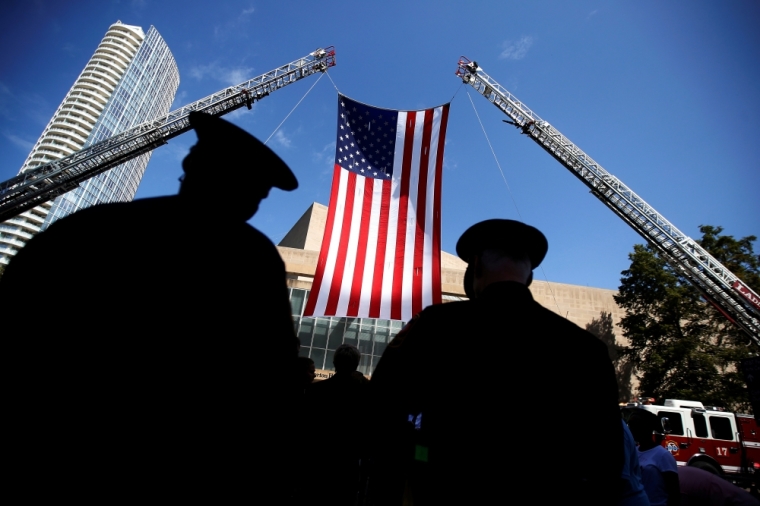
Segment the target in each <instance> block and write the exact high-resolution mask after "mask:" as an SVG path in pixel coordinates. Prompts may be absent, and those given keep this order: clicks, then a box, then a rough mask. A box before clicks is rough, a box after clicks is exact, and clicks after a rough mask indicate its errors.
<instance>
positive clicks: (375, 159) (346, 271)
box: [304, 95, 449, 320]
mask: <svg viewBox="0 0 760 506" xmlns="http://www.w3.org/2000/svg"><path fill="white" fill-rule="evenodd" d="M448 116H449V104H446V105H442V106H440V107H435V108H433V109H425V110H423V111H393V110H388V109H379V108H377V107H372V106H369V105H366V104H362V103H360V102H356V101H355V100H351V99H350V98H347V97H345V96H344V95H338V137H337V141H336V146H335V168H334V172H333V181H332V192H331V195H330V206H329V208H328V210H327V224H326V226H325V235H324V238H323V240H322V248H321V250H320V252H319V263H318V264H317V269H316V273H315V275H314V283H313V285H312V289H311V294H310V295H309V300H308V302H307V303H306V308H305V309H304V316H351V317H362V318H386V319H393V320H408V319H410V318H411V317H412V316H413V315H414V314H416V313H417V312H419V311H421V310H422V309H423V308H425V307H426V306H429V305H430V304H436V303H440V302H441V173H442V167H443V147H444V139H445V136H446V123H447V120H448Z"/></svg>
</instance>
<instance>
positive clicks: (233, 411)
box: [0, 112, 298, 502]
mask: <svg viewBox="0 0 760 506" xmlns="http://www.w3.org/2000/svg"><path fill="white" fill-rule="evenodd" d="M189 121H190V124H191V125H192V127H193V128H194V129H195V131H196V133H197V135H198V143H197V144H196V145H195V146H193V148H192V149H191V151H190V154H189V155H188V156H187V157H186V158H185V159H184V161H183V164H182V166H183V170H184V172H185V175H184V179H183V181H182V184H181V187H180V191H179V194H178V195H176V196H168V197H158V198H150V199H143V200H137V201H134V202H130V203H116V204H106V205H98V206H94V207H90V208H88V209H85V210H82V211H79V212H77V213H75V214H73V215H71V216H68V217H66V218H63V219H61V220H59V221H57V222H55V223H53V224H52V225H51V226H50V227H49V228H48V229H47V230H46V231H44V232H42V233H40V234H38V235H37V236H36V237H34V238H33V239H32V240H31V241H29V243H28V244H27V246H26V247H25V248H23V249H22V250H21V251H20V252H19V253H18V254H17V255H16V257H15V258H14V259H13V260H12V261H11V263H10V265H9V266H8V268H7V270H6V272H5V274H4V276H3V277H2V278H1V279H0V307H1V308H2V311H3V313H4V314H5V315H6V318H5V319H4V320H5V324H4V327H5V328H4V331H3V340H4V342H3V348H4V353H3V357H4V359H5V362H6V368H5V370H6V371H7V372H10V373H11V374H10V375H11V381H10V382H9V383H7V384H6V388H7V389H10V391H11V394H12V395H11V402H10V404H9V405H8V406H6V417H5V418H6V420H8V419H9V418H10V419H11V424H12V429H11V431H10V432H9V433H10V434H13V438H14V442H15V443H18V446H16V447H14V448H13V450H12V451H11V452H9V453H8V454H7V455H9V458H10V459H11V460H12V461H13V463H12V464H11V465H12V466H13V467H14V468H15V477H14V478H12V479H11V481H13V479H16V478H18V481H19V483H25V482H26V480H32V481H33V482H34V483H33V486H28V487H26V490H27V491H28V492H30V493H32V494H42V495H41V496H40V498H42V497H43V496H44V494H45V493H51V494H54V496H55V497H57V498H60V499H61V500H63V499H64V498H71V499H75V500H77V501H80V502H81V501H84V502H89V501H90V500H92V501H100V502H103V501H104V500H106V499H108V500H111V499H114V498H116V497H125V498H126V497H130V498H148V497H150V498H151V499H161V500H175V499H178V498H183V497H184V498H193V499H194V500H206V499H214V500H222V499H225V497H226V498H227V499H230V498H232V497H239V495H238V493H240V492H244V495H245V497H248V498H251V499H253V498H256V497H263V496H264V494H268V493H272V492H274V493H286V492H283V490H282V488H281V487H280V485H279V482H278V480H279V479H281V477H283V476H285V475H286V474H287V468H286V458H287V457H288V456H287V453H288V450H287V446H286V445H285V444H284V441H286V440H287V439H288V438H289V437H291V435H290V433H289V431H288V423H287V419H288V418H289V416H288V413H286V412H285V411H283V406H284V405H287V404H288V403H287V401H285V400H284V397H285V396H287V395H288V394H289V391H288V388H289V387H290V386H291V385H290V383H289V378H288V375H289V374H290V373H291V371H292V369H293V367H292V362H294V361H295V356H296V353H295V350H296V343H295V335H294V330H293V323H292V319H291V316H290V313H291V309H290V304H289V302H288V292H287V287H286V284H285V268H284V263H283V261H282V260H281V258H280V256H279V254H278V252H277V249H276V248H275V246H274V245H273V244H272V242H271V241H270V240H269V239H267V238H266V237H265V236H264V235H263V234H262V233H261V232H259V231H258V230H256V229H255V228H253V227H251V226H250V225H248V224H247V223H246V221H247V220H248V219H250V218H251V216H253V214H254V213H255V212H256V210H257V209H258V206H259V204H260V202H261V200H262V199H264V198H266V196H267V195H268V192H269V190H270V189H271V188H280V189H283V190H286V191H290V190H293V189H295V188H296V187H297V185H298V183H297V181H296V178H295V176H294V175H293V173H292V172H291V171H290V169H289V168H288V167H287V165H286V164H285V163H284V162H283V161H282V160H280V158H279V157H277V155H276V154H274V152H272V151H271V150H270V149H269V148H267V147H266V146H264V145H263V144H262V143H261V142H259V141H258V140H257V139H256V138H254V137H253V136H251V135H250V134H248V133H247V132H245V131H243V130H241V129H240V128H238V127H236V126H234V125H232V124H231V123H228V122H226V121H224V120H222V119H219V118H215V117H213V116H210V115H208V114H204V113H199V112H194V113H190V116H189ZM11 315H12V316H11ZM262 378H264V379H265V381H262ZM282 418H285V419H286V421H285V422H283V421H282ZM262 463H266V464H262ZM260 465H263V467H260ZM257 467H260V468H259V469H256V468H257ZM43 483H44V486H43V485H42V484H43ZM47 497H48V498H49V497H51V496H47Z"/></svg>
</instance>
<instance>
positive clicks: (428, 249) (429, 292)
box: [422, 107, 443, 308]
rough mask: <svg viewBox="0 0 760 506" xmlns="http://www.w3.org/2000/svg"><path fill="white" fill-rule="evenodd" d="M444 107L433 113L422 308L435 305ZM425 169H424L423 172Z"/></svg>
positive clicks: (426, 202)
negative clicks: (435, 241)
mask: <svg viewBox="0 0 760 506" xmlns="http://www.w3.org/2000/svg"><path fill="white" fill-rule="evenodd" d="M442 109H443V108H442V107H436V108H435V111H434V112H433V128H432V131H431V135H430V157H429V158H428V166H427V167H426V168H427V172H428V177H427V190H426V195H427V198H426V200H425V208H426V209H425V236H424V237H425V242H424V249H423V263H422V265H423V269H422V271H423V274H422V286H423V291H422V307H423V308H425V307H427V306H429V305H431V304H432V303H433V233H434V230H433V211H434V206H435V198H434V196H435V167H436V163H437V161H438V139H439V134H440V132H441V116H442ZM424 169H425V167H423V170H424Z"/></svg>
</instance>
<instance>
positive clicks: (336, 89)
mask: <svg viewBox="0 0 760 506" xmlns="http://www.w3.org/2000/svg"><path fill="white" fill-rule="evenodd" d="M325 74H327V78H328V79H329V80H330V82H331V83H332V85H333V88H335V91H337V92H338V93H340V90H339V89H338V87H337V86H335V81H333V78H332V77H330V73H329V72H327V71H326V70H325ZM320 79H321V78H320Z"/></svg>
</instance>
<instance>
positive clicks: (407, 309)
mask: <svg viewBox="0 0 760 506" xmlns="http://www.w3.org/2000/svg"><path fill="white" fill-rule="evenodd" d="M424 126H425V113H424V111H418V112H417V117H416V118H415V122H414V133H413V137H412V139H411V140H412V163H411V171H410V178H409V203H408V205H407V211H406V238H405V241H406V242H405V246H404V277H403V284H402V285H401V293H402V295H401V319H402V320H404V321H407V320H409V319H410V318H411V317H412V316H414V315H413V314H412V288H413V286H414V246H415V240H416V238H417V203H418V202H417V195H418V193H419V186H420V159H421V155H422V134H423V131H424Z"/></svg>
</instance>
